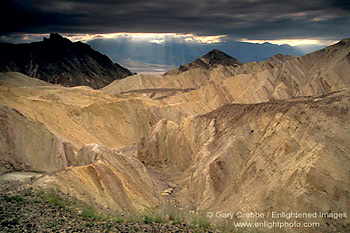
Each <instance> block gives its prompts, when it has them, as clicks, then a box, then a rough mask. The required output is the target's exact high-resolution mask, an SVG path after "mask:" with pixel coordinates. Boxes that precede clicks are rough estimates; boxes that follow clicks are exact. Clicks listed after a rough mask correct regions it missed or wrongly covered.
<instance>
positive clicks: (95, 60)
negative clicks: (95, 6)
mask: <svg viewBox="0 0 350 233" xmlns="http://www.w3.org/2000/svg"><path fill="white" fill-rule="evenodd" d="M0 51H1V54H0V71H1V72H10V71H13V72H21V73H23V74H25V75H28V76H30V77H34V78H38V79H41V80H44V81H47V82H50V83H54V84H60V85H63V86H82V85H84V86H90V87H92V88H94V89H98V88H102V87H104V86H106V85H108V84H110V83H111V82H113V81H114V80H116V79H121V78H125V77H127V76H129V75H131V74H132V73H131V72H130V71H129V70H128V69H126V68H123V67H122V66H120V65H118V64H117V63H113V62H112V61H111V60H110V59H109V58H108V57H107V56H106V55H103V54H101V53H99V52H97V51H95V50H93V49H92V48H91V47H90V46H89V45H87V44H84V43H82V42H80V41H79V42H75V43H73V42H71V41H70V40H69V39H67V38H63V37H62V36H61V35H59V34H57V33H51V34H50V38H49V39H47V38H44V40H43V41H40V42H33V43H30V44H9V43H3V44H0Z"/></svg>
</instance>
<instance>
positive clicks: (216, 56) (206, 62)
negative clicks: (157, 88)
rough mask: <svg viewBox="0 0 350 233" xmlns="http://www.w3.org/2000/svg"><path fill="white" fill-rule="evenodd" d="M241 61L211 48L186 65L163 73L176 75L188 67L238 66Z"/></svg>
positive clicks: (208, 68) (188, 68)
mask: <svg viewBox="0 0 350 233" xmlns="http://www.w3.org/2000/svg"><path fill="white" fill-rule="evenodd" d="M242 64H243V63H242V62H240V61H239V60H238V59H236V58H234V57H231V56H230V55H227V54H226V53H224V52H222V51H220V50H218V49H213V50H211V51H210V52H209V53H207V54H205V55H204V56H202V57H200V58H198V59H197V60H195V61H193V62H191V63H188V64H186V65H183V66H180V67H178V68H176V69H173V70H170V71H168V72H166V73H165V74H164V75H178V74H180V73H182V72H185V71H187V70H190V69H196V68H201V69H206V70H210V69H214V68H216V67H217V66H218V65H222V66H240V65H242Z"/></svg>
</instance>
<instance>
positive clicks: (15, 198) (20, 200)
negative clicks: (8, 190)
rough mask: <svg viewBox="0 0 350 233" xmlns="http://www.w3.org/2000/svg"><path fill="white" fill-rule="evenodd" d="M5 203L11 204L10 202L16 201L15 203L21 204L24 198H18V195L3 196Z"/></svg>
mask: <svg viewBox="0 0 350 233" xmlns="http://www.w3.org/2000/svg"><path fill="white" fill-rule="evenodd" d="M4 199H5V201H7V202H12V201H16V202H23V201H24V198H23V197H21V196H19V195H14V196H4Z"/></svg>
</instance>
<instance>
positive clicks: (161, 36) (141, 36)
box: [23, 32, 227, 44]
mask: <svg viewBox="0 0 350 233" xmlns="http://www.w3.org/2000/svg"><path fill="white" fill-rule="evenodd" d="M61 35H62V36H63V37H67V38H68V39H70V40H71V41H73V42H76V41H82V42H87V41H90V40H95V39H114V38H130V39H132V40H148V41H149V42H151V43H157V44H161V43H163V42H165V41H166V40H167V39H171V38H177V39H180V40H182V41H184V42H193V43H201V44H212V43H220V42H224V38H226V37H227V36H226V35H219V36H197V35H195V34H179V33H129V32H118V33H104V34H69V33H62V34H61ZM40 37H49V34H24V35H23V41H24V42H26V41H33V40H35V39H36V38H38V39H39V38H40Z"/></svg>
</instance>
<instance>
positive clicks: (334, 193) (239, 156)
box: [0, 40, 350, 232]
mask: <svg viewBox="0 0 350 233" xmlns="http://www.w3.org/2000/svg"><path fill="white" fill-rule="evenodd" d="M349 54H350V41H349V40H342V41H341V42H339V43H337V44H335V45H332V46H330V47H327V48H325V49H323V50H320V51H317V52H315V53H312V54H308V55H305V56H303V57H293V56H282V55H276V56H274V57H271V58H270V59H269V60H267V61H262V62H259V63H247V64H244V65H239V66H223V65H218V66H217V67H216V68H213V69H206V68H205V69H202V68H195V69H190V70H188V71H186V72H183V73H181V74H179V75H166V76H164V77H152V76H147V75H134V76H130V77H127V78H125V79H122V80H117V81H115V82H113V83H112V84H110V85H108V86H107V87H105V88H103V89H100V90H93V89H91V88H89V87H73V88H67V87H62V86H58V85H52V84H49V83H46V82H43V81H40V80H37V79H33V78H29V77H27V76H25V75H22V74H19V73H1V74H0V105H1V107H0V145H1V147H0V155H1V157H0V163H1V174H4V173H10V172H11V171H35V172H40V173H42V176H41V177H40V178H36V179H34V178H33V179H34V182H33V184H34V185H38V186H54V187H60V189H61V190H63V191H67V192H69V193H72V195H74V196H75V197H77V198H79V199H82V200H84V201H87V202H94V203H97V204H99V205H101V206H106V207H108V208H113V209H116V210H119V211H127V212H129V211H131V212H133V211H140V210H145V209H150V208H157V207H158V208H160V207H162V208H163V205H164V203H166V202H165V201H169V200H172V201H174V202H175V203H176V204H177V206H180V207H181V210H184V209H187V210H194V211H204V212H206V211H211V212H214V211H231V212H234V211H237V210H242V211H247V212H249V211H258V212H266V211H280V212H281V211H284V212H288V211H289V212H290V211H294V212H325V213H328V212H330V211H331V212H336V213H343V212H347V211H348V209H349V207H350V196H349V193H350V183H349V176H350V161H349V152H350V144H349V142H350V138H349V135H350V131H349V130H350V129H349V127H348V125H349V123H350V122H349V119H350V116H349V108H350V105H349V103H350V101H349V100H350V89H349V88H350V78H349V75H348V74H349V73H350V58H349ZM7 175H8V174H7ZM168 186H169V187H168ZM166 188H171V191H167V192H165V194H166V195H165V194H164V192H163V191H164V189H166ZM162 192H163V194H164V195H162ZM255 220H256V219H255ZM255 220H254V221H255ZM237 221H239V219H237ZM300 221H306V219H301V220H300ZM349 221H350V220H349V218H345V219H337V220H335V219H329V218H322V219H317V222H319V223H320V224H321V226H320V227H319V228H317V229H316V231H322V232H335V231H338V232H339V231H340V232H347V231H349V223H350V222H349ZM262 230H263V229H262ZM265 230H266V229H265ZM281 231H285V232H300V231H302V232H315V229H314V228H309V229H306V228H305V229H294V228H285V229H278V231H276V232H281Z"/></svg>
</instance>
